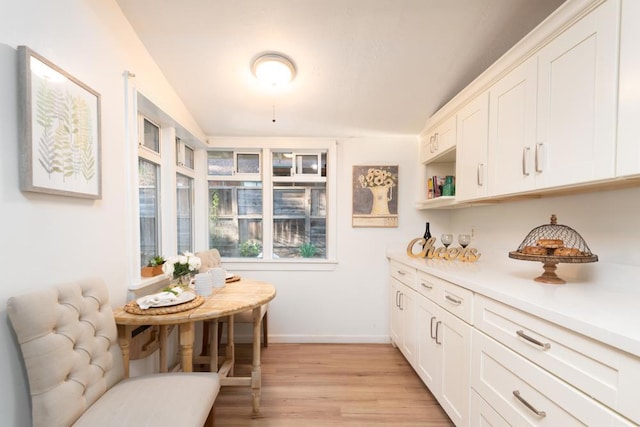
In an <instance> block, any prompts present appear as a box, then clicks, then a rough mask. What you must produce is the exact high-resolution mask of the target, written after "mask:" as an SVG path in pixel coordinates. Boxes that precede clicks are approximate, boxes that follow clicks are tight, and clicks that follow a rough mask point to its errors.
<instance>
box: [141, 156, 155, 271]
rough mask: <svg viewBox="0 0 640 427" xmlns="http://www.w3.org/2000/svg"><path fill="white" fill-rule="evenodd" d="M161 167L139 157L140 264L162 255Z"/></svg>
mask: <svg viewBox="0 0 640 427" xmlns="http://www.w3.org/2000/svg"><path fill="white" fill-rule="evenodd" d="M159 171H160V167H159V166H158V165H156V164H155V163H152V162H149V161H147V160H144V159H141V158H139V159H138V197H139V203H140V266H141V267H142V266H145V265H146V264H147V262H148V261H149V259H150V258H152V257H154V256H156V255H160V239H159V230H160V222H159V215H158V200H159V197H158V194H159V191H160V185H159V184H160V182H159V180H160V179H159Z"/></svg>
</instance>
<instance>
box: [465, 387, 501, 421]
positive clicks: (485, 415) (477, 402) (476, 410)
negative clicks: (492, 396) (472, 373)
mask: <svg viewBox="0 0 640 427" xmlns="http://www.w3.org/2000/svg"><path fill="white" fill-rule="evenodd" d="M470 412H471V421H470V423H469V425H472V426H478V427H509V423H508V422H506V421H505V419H504V418H502V417H501V416H500V414H498V413H497V412H496V410H495V409H493V408H492V407H491V406H490V405H489V404H488V403H487V402H486V401H485V400H484V399H483V398H482V397H480V395H479V394H478V392H476V391H475V390H472V391H471V409H470Z"/></svg>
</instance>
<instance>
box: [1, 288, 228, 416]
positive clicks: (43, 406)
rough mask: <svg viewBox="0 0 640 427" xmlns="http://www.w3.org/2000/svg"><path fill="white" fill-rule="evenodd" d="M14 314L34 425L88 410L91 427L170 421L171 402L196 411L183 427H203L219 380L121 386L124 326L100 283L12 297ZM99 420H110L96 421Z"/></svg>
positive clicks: (168, 377) (144, 380) (206, 377)
mask: <svg viewBox="0 0 640 427" xmlns="http://www.w3.org/2000/svg"><path fill="white" fill-rule="evenodd" d="M7 313H8V315H9V319H10V320H11V323H12V325H13V329H14V331H15V332H16V336H17V338H18V342H19V343H20V347H21V350H22V357H23V359H24V363H25V367H26V370H27V375H28V378H29V389H30V393H31V401H32V417H33V425H34V426H46V427H50V426H69V425H71V424H73V423H74V422H75V421H76V420H78V418H80V417H81V416H82V415H83V414H84V413H85V412H87V413H86V414H85V416H83V418H81V420H85V419H87V420H89V421H87V423H86V424H84V425H92V426H96V425H113V426H116V425H117V426H121V425H125V424H123V423H122V422H121V421H123V420H124V421H126V420H133V419H136V420H146V419H148V418H149V414H150V413H157V414H156V417H157V418H156V419H160V420H170V419H171V418H170V417H168V416H167V414H168V412H169V411H170V410H171V407H167V405H166V402H167V401H169V400H171V401H172V402H173V403H175V404H176V405H180V406H182V405H186V407H187V408H188V409H189V411H190V414H189V416H188V417H186V418H183V419H182V421H183V423H182V424H180V425H185V426H186V425H194V426H195V425H202V424H203V423H204V421H205V420H206V418H207V414H208V413H209V410H210V409H211V407H212V405H213V402H214V400H215V397H216V396H217V394H218V391H219V389H220V382H219V379H218V376H217V374H203V375H199V374H179V375H178V374H163V375H162V376H157V378H156V376H146V377H136V378H132V379H128V380H125V381H121V380H122V378H123V375H124V369H123V358H122V352H121V350H120V346H119V345H118V333H117V328H116V324H115V321H114V318H113V310H112V308H111V306H110V305H109V295H108V290H107V287H106V286H105V284H104V283H103V282H102V281H101V280H99V279H89V280H84V281H82V282H77V283H69V284H65V285H59V286H56V287H53V288H49V289H42V290H38V291H35V292H31V293H29V294H26V295H22V296H17V297H12V298H10V299H9V300H8V302H7ZM177 390H180V392H179V393H176V391H177ZM184 390H186V391H184ZM105 393H106V394H105ZM176 395H177V396H176ZM172 396H173V399H171V397H172ZM154 402H155V405H153V403H154ZM159 402H165V404H161V405H158V403H159ZM159 407H160V408H162V407H164V411H163V410H160V409H159ZM87 409H89V411H87ZM98 419H103V420H104V421H103V422H100V423H97V421H96V420H98ZM107 420H111V421H109V422H107ZM127 425H144V423H142V422H136V423H134V424H127ZM153 425H155V426H159V425H177V424H165V423H164V422H156V423H154V424H153Z"/></svg>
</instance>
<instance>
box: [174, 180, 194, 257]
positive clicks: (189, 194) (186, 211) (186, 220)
mask: <svg viewBox="0 0 640 427" xmlns="http://www.w3.org/2000/svg"><path fill="white" fill-rule="evenodd" d="M176 192H177V193H176V200H177V206H176V208H177V209H176V210H177V218H178V228H177V231H178V252H177V253H179V254H180V253H182V252H184V251H190V252H192V251H193V212H192V209H193V179H192V178H189V177H186V176H184V175H180V174H177V175H176Z"/></svg>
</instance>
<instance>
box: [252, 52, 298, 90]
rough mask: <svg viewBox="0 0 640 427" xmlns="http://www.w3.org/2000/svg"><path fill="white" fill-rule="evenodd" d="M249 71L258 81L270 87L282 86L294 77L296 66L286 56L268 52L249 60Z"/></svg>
mask: <svg viewBox="0 0 640 427" xmlns="http://www.w3.org/2000/svg"><path fill="white" fill-rule="evenodd" d="M251 71H252V72H253V75H254V76H256V78H257V79H258V81H259V82H260V83H262V84H264V85H267V86H270V87H274V88H276V87H282V86H284V85H286V84H287V83H289V82H290V81H292V80H293V79H294V78H295V77H296V66H295V64H294V63H293V61H292V60H291V58H289V57H288V56H286V55H284V54H282V53H277V52H268V53H264V54H261V55H259V56H257V57H256V58H255V59H254V60H253V61H252V62H251Z"/></svg>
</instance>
